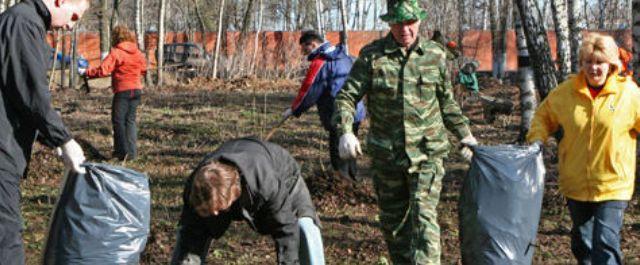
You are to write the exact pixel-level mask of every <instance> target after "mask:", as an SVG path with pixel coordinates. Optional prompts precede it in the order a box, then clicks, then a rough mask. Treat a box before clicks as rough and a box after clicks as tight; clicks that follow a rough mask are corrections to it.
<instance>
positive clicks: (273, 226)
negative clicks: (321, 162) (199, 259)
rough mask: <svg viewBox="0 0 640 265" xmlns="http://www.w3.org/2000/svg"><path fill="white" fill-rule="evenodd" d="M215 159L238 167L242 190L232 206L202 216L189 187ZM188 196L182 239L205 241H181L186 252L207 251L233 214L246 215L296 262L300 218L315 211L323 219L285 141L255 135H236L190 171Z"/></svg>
mask: <svg viewBox="0 0 640 265" xmlns="http://www.w3.org/2000/svg"><path fill="white" fill-rule="evenodd" d="M213 160H220V161H226V162H231V163H232V164H234V165H236V166H237V167H238V168H239V171H240V174H241V177H240V178H241V185H242V194H241V195H240V198H239V199H238V200H236V201H235V202H234V203H233V204H232V206H231V208H230V209H229V210H228V211H224V212H222V213H220V214H219V215H218V216H213V217H208V218H202V217H200V216H198V215H197V214H196V212H195V211H194V209H193V208H192V207H191V205H190V204H189V193H190V190H191V183H192V181H193V177H194V175H195V172H197V171H198V169H199V168H200V167H201V166H203V165H204V164H206V163H208V162H210V161H213ZM183 199H184V208H183V210H182V217H181V220H180V226H181V229H180V233H179V234H180V235H179V239H178V240H181V239H182V240H185V241H190V242H193V243H195V242H202V243H195V244H189V243H186V242H184V243H181V242H178V244H179V245H181V248H183V252H185V253H187V252H188V253H194V254H198V255H199V254H200V253H206V251H207V248H208V245H209V241H208V240H207V239H208V238H216V239H217V238H219V237H221V236H222V234H224V232H225V231H226V230H227V228H228V226H229V224H230V223H231V221H232V220H242V219H244V220H245V221H246V222H247V223H249V225H250V226H251V227H252V228H253V229H254V230H256V231H258V232H259V233H261V234H269V235H271V236H272V237H273V238H274V240H275V241H276V249H277V253H278V262H279V263H280V264H297V262H298V246H299V228H298V224H297V221H298V218H299V217H311V218H313V219H314V220H315V221H316V224H319V222H318V219H317V215H316V212H315V208H314V206H313V203H312V202H311V197H310V195H309V190H308V189H307V186H306V184H305V183H304V180H303V179H302V177H301V176H300V167H299V166H298V163H297V162H296V161H295V160H294V158H293V157H292V156H291V155H290V154H289V152H287V150H285V149H283V148H282V147H280V146H278V145H275V144H272V143H269V142H263V141H260V140H257V139H254V138H241V139H236V140H231V141H229V142H226V143H224V144H223V145H222V146H220V148H218V149H217V150H216V151H215V152H213V153H212V154H210V155H208V156H207V157H206V158H205V159H204V160H203V161H202V162H201V163H200V164H199V165H198V167H197V168H196V169H195V170H194V171H193V173H192V174H191V176H190V177H189V179H188V181H187V184H186V186H185V190H184V197H183ZM198 238H199V239H198ZM187 245H191V247H189V246H187ZM189 248H191V249H189Z"/></svg>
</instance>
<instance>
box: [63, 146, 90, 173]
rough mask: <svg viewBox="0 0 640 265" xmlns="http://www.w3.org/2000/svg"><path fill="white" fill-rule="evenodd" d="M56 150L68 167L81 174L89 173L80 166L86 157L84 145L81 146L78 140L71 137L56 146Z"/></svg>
mask: <svg viewBox="0 0 640 265" xmlns="http://www.w3.org/2000/svg"><path fill="white" fill-rule="evenodd" d="M56 152H57V153H58V155H59V156H61V157H62V159H63V161H64V166H65V167H66V168H67V169H69V170H73V171H75V172H76V173H80V174H85V173H87V171H86V170H85V169H84V168H83V167H81V166H80V164H82V163H84V160H85V157H84V153H83V152H82V147H80V145H79V144H78V142H76V140H73V139H71V140H70V141H68V142H67V143H65V144H63V145H62V146H60V147H58V148H56Z"/></svg>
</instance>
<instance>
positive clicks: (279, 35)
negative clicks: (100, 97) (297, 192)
mask: <svg viewBox="0 0 640 265" xmlns="http://www.w3.org/2000/svg"><path fill="white" fill-rule="evenodd" d="M605 33H607V34H610V35H612V36H614V37H615V38H616V40H618V43H619V44H620V45H621V46H623V47H631V44H632V39H631V31H630V30H621V31H611V32H605ZM386 34H387V33H386V32H381V31H357V32H356V31H354V32H349V39H348V42H349V52H350V53H351V54H352V55H354V56H357V55H358V52H359V51H360V49H361V48H362V47H363V46H364V45H366V44H367V43H370V42H371V41H373V40H375V39H378V38H381V37H383V36H385V35H386ZM238 35H239V34H238V32H228V34H227V38H226V40H225V43H224V44H225V45H222V46H225V47H224V49H221V54H222V55H224V56H225V57H230V56H232V55H234V54H236V49H237V47H236V45H237V42H238ZM299 36H300V32H281V31H275V32H274V31H270V32H261V33H260V36H259V38H258V54H257V55H256V65H257V66H258V68H259V69H261V68H264V67H266V68H269V69H271V68H274V67H275V68H277V67H283V66H286V65H289V64H292V63H294V64H299V63H300V62H301V61H302V60H303V58H302V56H301V54H300V52H299V51H300V48H299V47H298V37H299ZM548 36H549V44H550V46H551V51H552V56H553V57H554V58H555V50H556V45H555V33H554V32H549V33H548ZM66 37H67V45H66V48H65V50H67V51H68V50H69V46H70V45H69V43H70V42H69V41H68V40H69V35H67V36H66ZM215 38H216V33H215V32H208V33H206V34H205V40H206V43H205V49H206V50H207V51H208V52H212V51H213V49H214V47H215ZM48 39H49V43H50V44H51V45H52V46H53V44H55V43H54V41H53V39H54V35H53V34H50V35H49V36H48ZM338 39H339V33H338V32H329V33H328V34H327V40H328V41H330V42H332V43H337V42H338ZM254 40H255V33H249V34H248V38H247V41H246V45H245V48H244V53H243V54H244V56H246V57H247V58H252V57H253V53H254V45H255V43H254ZM185 41H191V42H196V43H202V42H203V41H202V34H201V33H195V34H192V35H191V36H189V35H188V34H185V33H168V34H167V36H166V37H165V42H166V43H175V42H185ZM515 43H516V42H515V34H514V32H513V31H509V32H508V33H507V70H508V71H514V70H516V69H517V65H518V63H517V57H518V51H517V48H516V44H515ZM156 44H157V34H155V33H148V34H146V35H145V46H146V50H147V54H148V55H149V59H150V60H151V63H152V65H155V49H156ZM77 45H78V53H79V54H81V55H82V56H84V58H86V59H87V60H89V62H90V64H91V66H95V65H98V64H99V63H100V36H99V34H98V33H94V32H88V33H79V34H78V40H77ZM461 47H462V48H463V51H464V55H465V56H466V57H473V58H476V59H477V60H478V61H479V62H480V68H479V71H491V67H492V65H491V58H492V50H491V32H488V31H467V32H465V34H464V38H463V43H462V45H461Z"/></svg>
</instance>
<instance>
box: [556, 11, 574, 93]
mask: <svg viewBox="0 0 640 265" xmlns="http://www.w3.org/2000/svg"><path fill="white" fill-rule="evenodd" d="M552 1H553V3H551V12H552V13H553V24H554V25H555V29H556V54H557V58H558V59H557V62H558V66H559V67H558V68H559V69H558V70H559V71H558V80H560V82H562V81H563V80H565V79H567V77H568V76H569V73H570V72H571V45H570V42H569V25H568V24H569V22H568V18H567V16H568V14H567V2H566V0H552Z"/></svg>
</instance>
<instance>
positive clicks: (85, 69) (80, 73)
mask: <svg viewBox="0 0 640 265" xmlns="http://www.w3.org/2000/svg"><path fill="white" fill-rule="evenodd" d="M86 73H87V68H78V74H79V75H80V76H84V75H85V74H86Z"/></svg>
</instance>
